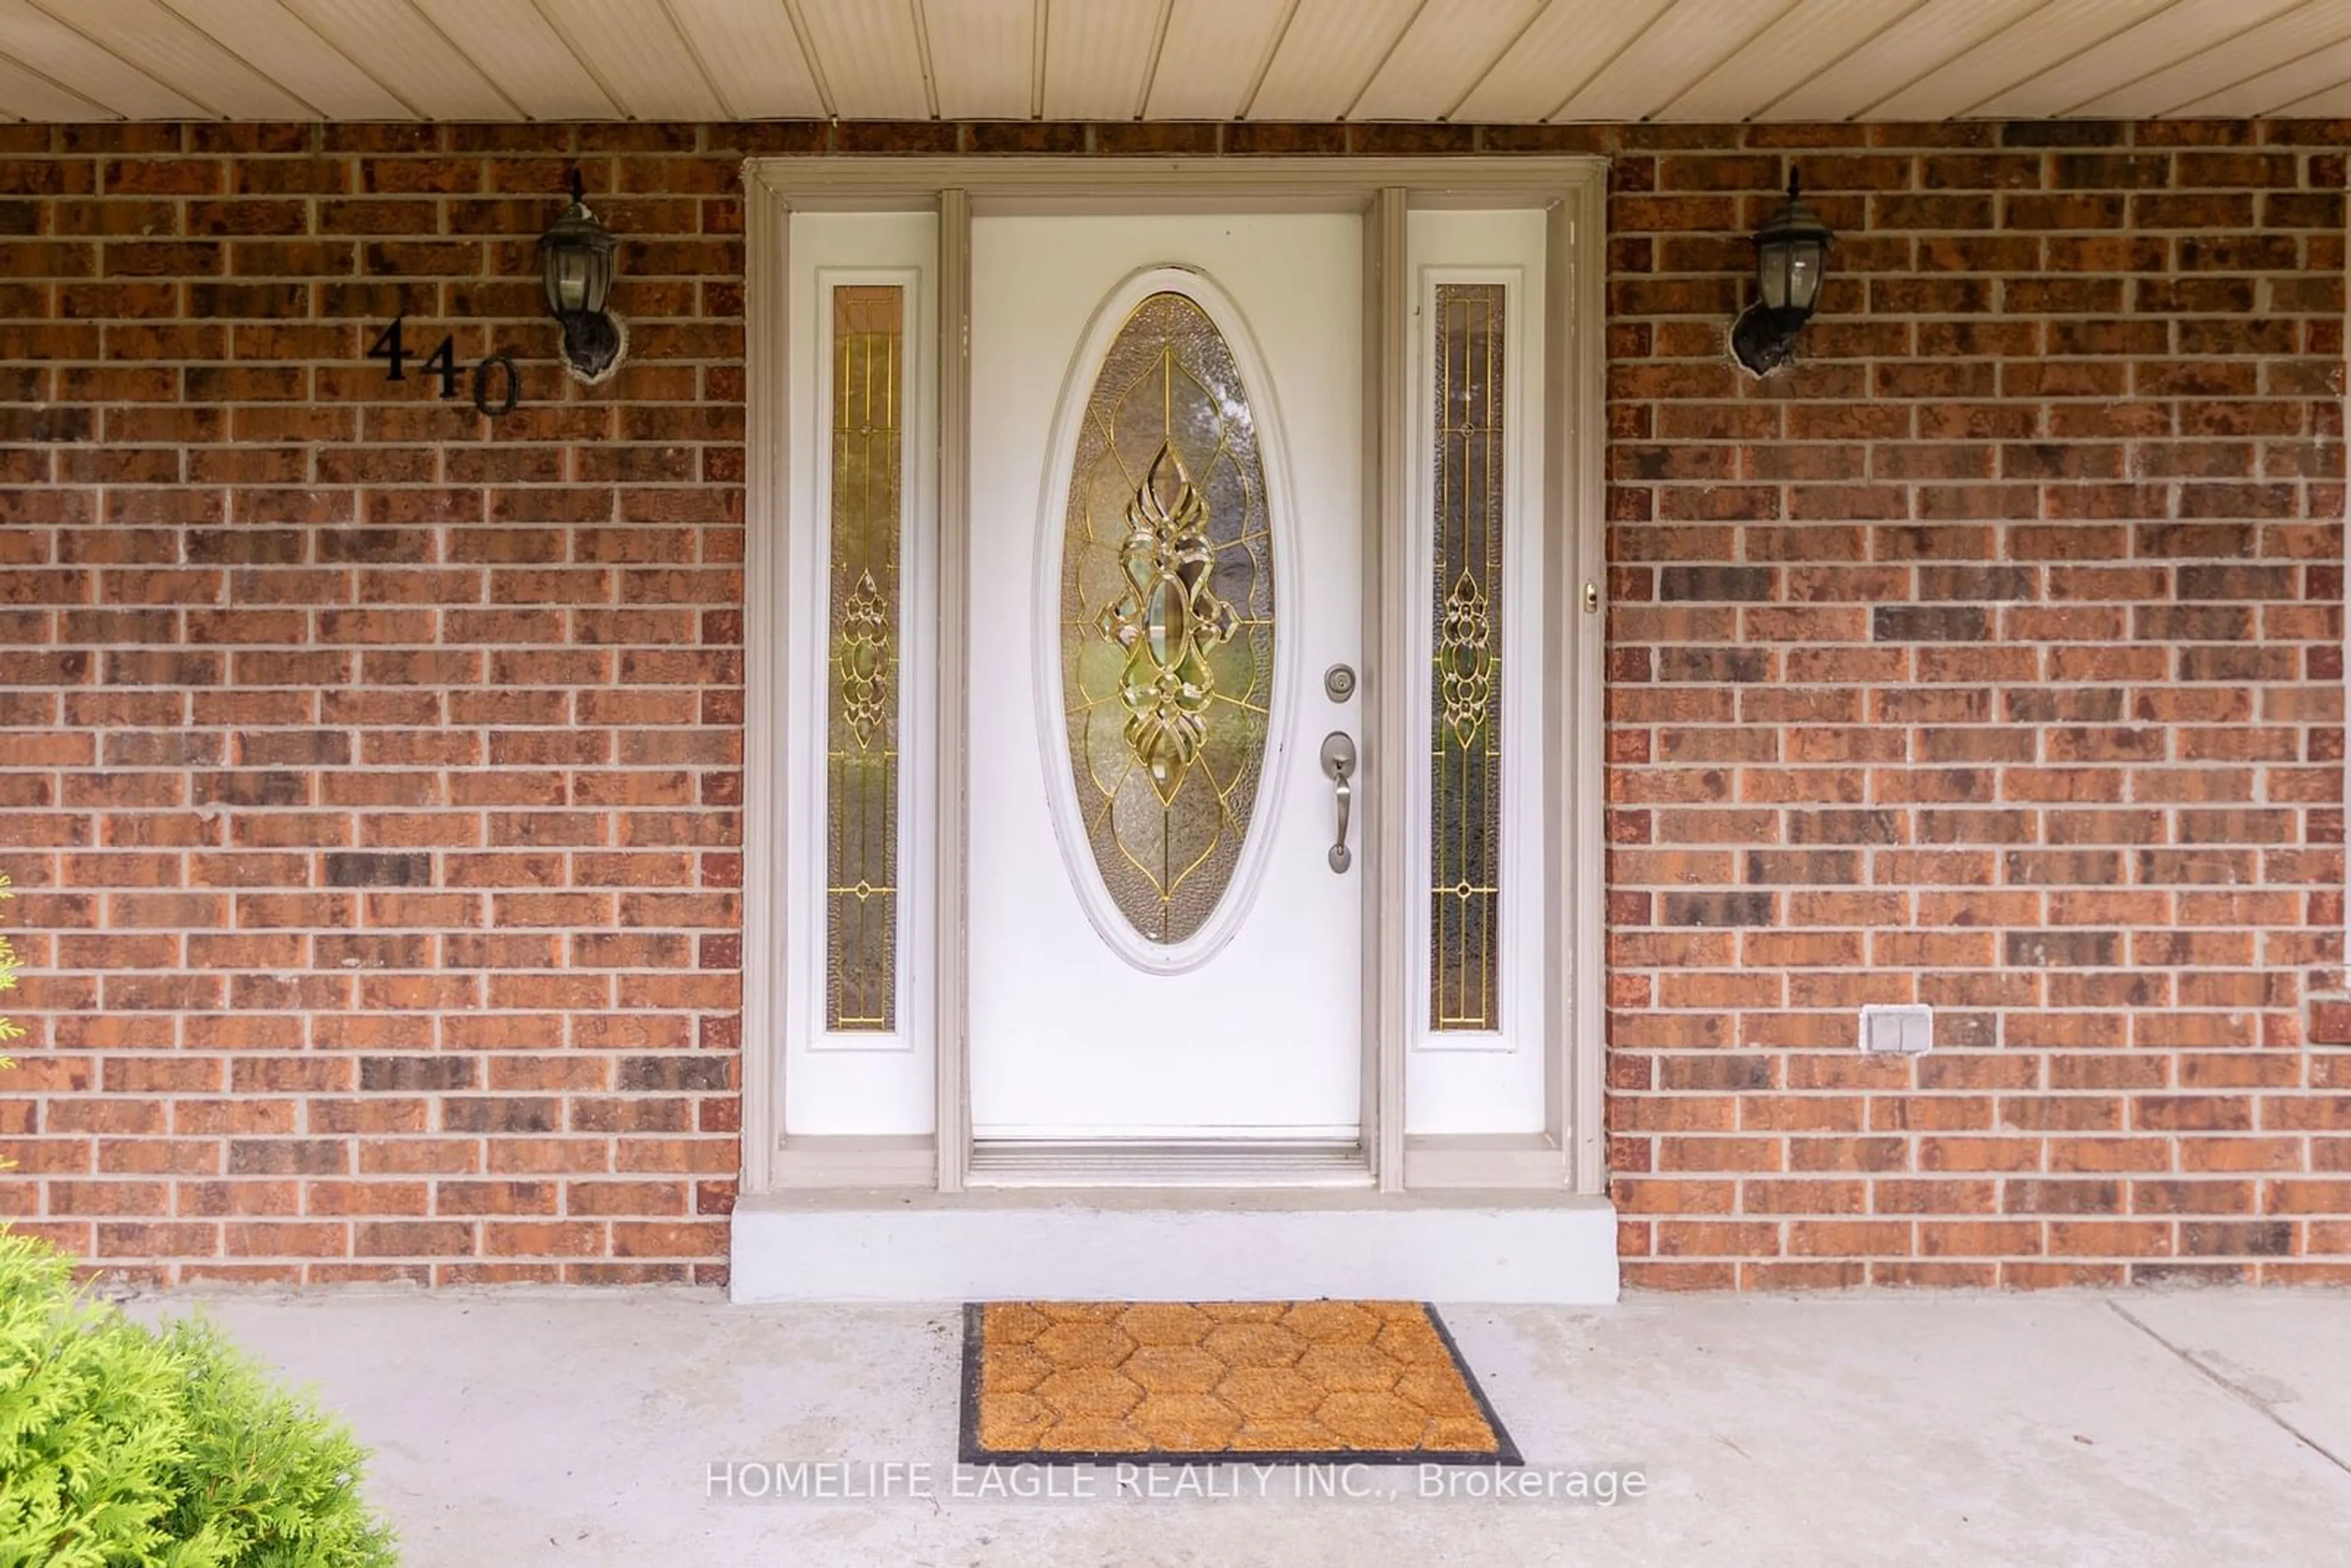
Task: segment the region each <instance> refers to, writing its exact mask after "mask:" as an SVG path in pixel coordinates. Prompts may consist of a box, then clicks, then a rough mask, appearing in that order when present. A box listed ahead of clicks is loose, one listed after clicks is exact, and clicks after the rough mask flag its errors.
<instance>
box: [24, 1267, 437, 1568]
mask: <svg viewBox="0 0 2351 1568" xmlns="http://www.w3.org/2000/svg"><path fill="white" fill-rule="evenodd" d="M363 1458H364V1456H363V1454H362V1452H361V1450H360V1447H359V1445H358V1444H357V1443H356V1442H354V1441H353V1440H352V1438H351V1437H350V1434H349V1433H348V1432H346V1431H345V1430H344V1429H343V1428H342V1427H340V1426H338V1425H336V1424H335V1423H333V1422H331V1421H329V1420H328V1419H327V1418H326V1417H325V1416H321V1415H320V1414H319V1412H318V1411H317V1410H316V1409H314V1408H313V1407H312V1406H310V1405H309V1404H308V1402H307V1401H305V1400H302V1399H299V1398H298V1397H296V1396H292V1395H289V1394H287V1393H285V1392H283V1391H281V1390H279V1389H277V1388H276V1387H275V1386H273V1385H271V1383H270V1382H269V1380H268V1378H267V1377H266V1375H264V1374H263V1373H262V1372H261V1371H260V1370H259V1369H258V1368H256V1366H255V1365H254V1364H252V1363H251V1362H249V1361H247V1360H246V1358H245V1357H244V1356H242V1355H241V1354H238V1353H237V1352H236V1350H235V1348H234V1347H233V1346H231V1345H230V1344H229V1343H227V1342H226V1341H225V1340H224V1339H222V1338H221V1337H220V1335H219V1334H218V1333H216V1332H214V1330H213V1329H212V1328H211V1327H210V1326H209V1325H207V1324H204V1323H201V1322H188V1321H182V1322H174V1323H172V1325H170V1326H169V1327H167V1328H164V1329H162V1330H161V1331H156V1332H151V1331H149V1330H148V1329H146V1328H143V1327H141V1325H140V1324H138V1323H135V1322H131V1320H130V1319H129V1318H126V1317H124V1316H123V1315H122V1314H121V1313H120V1312H117V1311H115V1310H114V1309H113V1308H111V1307H109V1306H106V1305H104V1304H102V1303H99V1302H96V1301H91V1300H90V1299H89V1297H88V1296H87V1295H85V1294H84V1293H82V1292H81V1291H78V1290H77V1289H76V1288H75V1285H74V1281H73V1265H72V1262H71V1260H69V1259H68V1258H66V1257H65V1256H64V1255H63V1254H61V1253H58V1252H57V1251H56V1250H55V1249H51V1248H50V1247H48V1246H47V1245H46V1244H45V1243H42V1242H40V1241H37V1240H36V1239H33V1238H31V1237H26V1236H19V1235H16V1234H14V1233H11V1232H9V1231H8V1230H6V1229H5V1228H0V1568H20V1565H21V1568H392V1564H393V1563H395V1562H396V1558H395V1557H394V1555H393V1552H392V1536H391V1532H390V1531H389V1530H388V1529H386V1528H385V1527H384V1526H383V1525H382V1524H381V1523H380V1522H379V1521H376V1520H375V1519H374V1518H372V1517H371V1515H370V1514H369V1512H368V1511H367V1509H366V1506H365V1504H364V1503H363V1502H362V1501H361V1500H360V1494H359V1479H360V1463H361V1460H362V1459H363Z"/></svg>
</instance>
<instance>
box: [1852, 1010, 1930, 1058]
mask: <svg viewBox="0 0 2351 1568" xmlns="http://www.w3.org/2000/svg"><path fill="white" fill-rule="evenodd" d="M1861 1049H1862V1050H1863V1051H1865V1052H1867V1053H1868V1054H1870V1055H1872V1056H1924V1055H1926V1054H1927V1052H1928V1051H1932V1050H1934V1049H1935V1009H1932V1008H1930V1007H1928V1006H1926V1005H1924V1004H1923V1003H1917V1002H1905V1003H1903V1004H1901V1005H1900V1006H1891V1005H1886V1004H1883V1003H1872V1004H1870V1005H1869V1006H1867V1007H1865V1008H1863V1009H1861Z"/></svg>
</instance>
